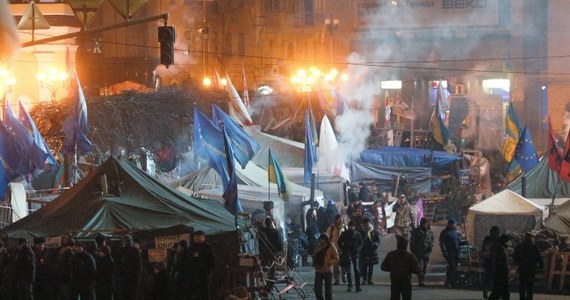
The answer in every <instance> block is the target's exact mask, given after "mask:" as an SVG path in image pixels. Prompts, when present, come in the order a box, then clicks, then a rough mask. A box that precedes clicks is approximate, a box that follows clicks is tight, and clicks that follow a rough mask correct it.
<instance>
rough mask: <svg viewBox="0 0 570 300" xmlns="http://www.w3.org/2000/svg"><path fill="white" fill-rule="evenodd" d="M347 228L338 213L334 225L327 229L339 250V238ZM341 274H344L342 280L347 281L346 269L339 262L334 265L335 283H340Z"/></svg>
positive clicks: (332, 242)
mask: <svg viewBox="0 0 570 300" xmlns="http://www.w3.org/2000/svg"><path fill="white" fill-rule="evenodd" d="M345 230H346V227H345V226H344V223H343V220H342V216H341V215H339V214H337V215H336V216H335V219H334V221H333V225H331V226H330V227H329V228H328V229H327V235H328V236H329V238H330V241H331V244H333V245H334V246H335V247H336V248H337V250H338V249H339V247H338V239H339V238H340V235H341V234H342V233H343V232H344V231H345ZM341 275H342V282H346V270H345V269H344V268H342V267H341V266H340V264H339V263H337V264H335V265H334V266H333V276H334V285H338V284H339V281H340V277H341Z"/></svg>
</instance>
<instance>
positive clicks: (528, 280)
mask: <svg viewBox="0 0 570 300" xmlns="http://www.w3.org/2000/svg"><path fill="white" fill-rule="evenodd" d="M513 259H514V260H515V263H516V264H517V266H518V273H519V295H520V300H532V296H533V294H534V279H535V276H536V271H537V268H538V269H539V270H542V269H544V261H543V260H542V256H541V255H540V250H538V247H537V246H536V245H535V244H534V235H533V234H532V233H530V232H527V233H525V239H524V241H523V242H522V243H520V244H518V245H517V246H516V247H515V252H514V253H513Z"/></svg>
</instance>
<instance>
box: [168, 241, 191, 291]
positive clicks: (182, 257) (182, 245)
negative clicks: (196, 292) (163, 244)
mask: <svg viewBox="0 0 570 300" xmlns="http://www.w3.org/2000/svg"><path fill="white" fill-rule="evenodd" d="M188 247H189V246H188V241H186V240H182V241H180V242H178V245H176V254H175V256H174V266H173V268H172V281H173V283H174V293H175V299H179V300H182V299H185V297H187V296H188V292H189V290H188V289H189V279H188V278H189V276H190V270H189V268H188V263H189V259H190V257H189V255H190V254H189V250H188Z"/></svg>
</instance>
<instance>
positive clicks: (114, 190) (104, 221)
mask: <svg viewBox="0 0 570 300" xmlns="http://www.w3.org/2000/svg"><path fill="white" fill-rule="evenodd" d="M179 224H183V225H186V226H188V227H192V228H195V229H196V230H203V231H205V232H206V234H208V235H215V234H220V233H227V232H235V230H236V228H235V220H234V216H233V215H232V214H231V213H230V212H228V211H227V210H226V209H225V208H224V207H223V206H222V205H220V204H219V203H218V202H217V201H213V200H199V199H195V198H192V197H190V196H188V195H185V194H183V193H180V192H178V191H176V190H174V189H171V188H169V187H167V186H164V185H163V184H161V183H160V182H158V181H157V180H155V179H154V178H152V177H151V176H149V175H147V174H146V173H145V172H144V171H142V170H140V169H138V168H137V167H135V166H134V165H133V164H131V163H130V162H128V161H127V160H126V159H124V158H118V159H117V158H114V157H110V158H109V159H107V160H106V161H105V162H104V163H103V164H102V165H101V166H99V167H98V168H97V169H95V170H93V171H92V172H91V173H90V174H89V175H87V176H86V177H85V178H83V179H82V180H80V181H79V182H78V183H77V184H76V185H75V186H74V187H72V188H71V189H69V190H67V191H66V192H64V193H63V194H61V195H60V196H59V197H57V198H56V199H54V200H53V201H52V202H50V203H49V204H48V205H46V206H44V207H42V208H41V209H39V210H37V211H36V212H34V213H32V214H30V215H28V216H27V217H25V218H23V219H21V220H20V221H18V222H15V223H13V224H11V225H9V226H7V227H4V228H2V229H0V234H2V235H4V236H8V237H23V238H31V237H38V236H43V237H48V236H57V235H63V234H69V233H71V234H72V235H73V236H76V237H90V236H93V235H94V234H95V233H107V234H113V233H116V232H129V231H130V232H135V231H140V230H149V229H160V228H168V227H171V226H174V225H179Z"/></svg>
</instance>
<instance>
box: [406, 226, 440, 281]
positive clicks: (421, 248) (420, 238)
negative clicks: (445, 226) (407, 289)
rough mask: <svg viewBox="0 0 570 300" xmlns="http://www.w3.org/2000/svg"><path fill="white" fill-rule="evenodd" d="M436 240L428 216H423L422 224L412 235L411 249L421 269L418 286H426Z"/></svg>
mask: <svg viewBox="0 0 570 300" xmlns="http://www.w3.org/2000/svg"><path fill="white" fill-rule="evenodd" d="M434 241H435V237H434V235H433V232H432V231H431V227H430V224H429V221H428V220H427V219H426V218H422V219H421V220H420V226H419V227H417V228H414V230H412V235H411V237H410V251H411V252H412V253H413V254H414V255H415V256H416V259H417V260H418V263H419V265H420V269H421V272H420V273H418V286H426V285H425V284H424V280H425V277H426V271H427V265H428V263H429V255H430V254H431V251H432V249H433V243H434Z"/></svg>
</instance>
